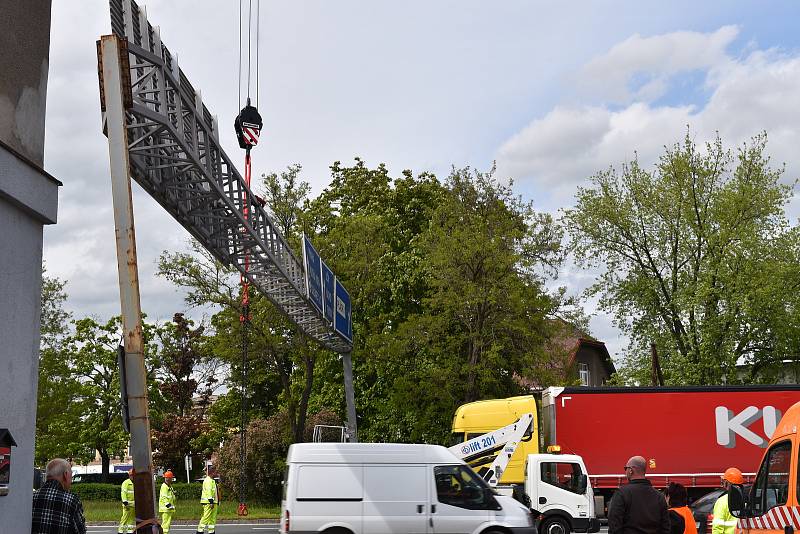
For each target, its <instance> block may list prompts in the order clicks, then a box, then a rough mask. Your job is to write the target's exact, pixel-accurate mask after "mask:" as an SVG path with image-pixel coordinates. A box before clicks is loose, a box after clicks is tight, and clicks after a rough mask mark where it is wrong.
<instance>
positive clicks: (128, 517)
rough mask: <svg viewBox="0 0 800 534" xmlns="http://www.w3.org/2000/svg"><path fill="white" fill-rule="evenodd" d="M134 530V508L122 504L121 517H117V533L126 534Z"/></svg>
mask: <svg viewBox="0 0 800 534" xmlns="http://www.w3.org/2000/svg"><path fill="white" fill-rule="evenodd" d="M135 530H136V509H135V508H134V507H133V506H125V505H124V504H123V505H122V517H120V518H119V527H118V528H117V532H118V533H119V534H127V533H129V532H134V531H135Z"/></svg>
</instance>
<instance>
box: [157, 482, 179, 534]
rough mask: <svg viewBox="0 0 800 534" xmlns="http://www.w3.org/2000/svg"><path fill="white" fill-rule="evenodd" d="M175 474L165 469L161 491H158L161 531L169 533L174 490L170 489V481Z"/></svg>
mask: <svg viewBox="0 0 800 534" xmlns="http://www.w3.org/2000/svg"><path fill="white" fill-rule="evenodd" d="M174 480H175V475H173V474H172V471H169V470H167V472H166V473H164V483H163V484H161V491H159V493H158V511H159V513H160V514H161V531H162V532H163V533H164V534H169V527H170V525H171V524H172V516H173V515H175V490H174V489H172V482H173V481H174Z"/></svg>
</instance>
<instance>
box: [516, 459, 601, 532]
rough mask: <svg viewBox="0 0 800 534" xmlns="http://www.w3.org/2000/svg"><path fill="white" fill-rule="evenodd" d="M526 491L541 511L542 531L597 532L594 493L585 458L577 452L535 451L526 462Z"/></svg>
mask: <svg viewBox="0 0 800 534" xmlns="http://www.w3.org/2000/svg"><path fill="white" fill-rule="evenodd" d="M525 493H526V494H527V495H528V497H530V499H531V507H533V508H534V509H536V510H537V511H538V512H540V513H541V518H540V519H539V524H540V528H539V532H540V533H541V534H568V533H569V532H597V531H599V530H600V523H599V521H598V520H597V519H596V517H595V512H594V494H593V493H592V486H591V484H590V483H589V476H588V474H587V471H586V466H585V465H584V463H583V458H581V457H580V456H578V455H575V454H531V455H528V458H527V462H526V465H525Z"/></svg>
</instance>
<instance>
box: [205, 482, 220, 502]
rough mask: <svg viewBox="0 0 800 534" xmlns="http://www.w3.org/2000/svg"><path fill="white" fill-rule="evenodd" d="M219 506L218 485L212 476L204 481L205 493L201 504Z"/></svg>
mask: <svg viewBox="0 0 800 534" xmlns="http://www.w3.org/2000/svg"><path fill="white" fill-rule="evenodd" d="M212 499H213V502H214V503H215V504H219V495H218V494H217V483H216V482H215V481H214V479H213V478H211V477H210V476H206V478H204V479H203V493H202V494H201V495H200V502H201V503H202V504H208V503H210V502H212Z"/></svg>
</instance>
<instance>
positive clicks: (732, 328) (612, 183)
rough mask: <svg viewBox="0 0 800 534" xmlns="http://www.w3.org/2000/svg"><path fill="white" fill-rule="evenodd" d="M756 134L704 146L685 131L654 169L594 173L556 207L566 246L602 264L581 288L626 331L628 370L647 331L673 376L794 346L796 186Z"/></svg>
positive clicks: (703, 373)
mask: <svg viewBox="0 0 800 534" xmlns="http://www.w3.org/2000/svg"><path fill="white" fill-rule="evenodd" d="M766 142H767V139H766V135H765V134H762V135H759V136H757V137H755V138H753V139H752V140H751V141H750V143H748V144H745V145H744V146H742V147H740V148H739V149H738V150H737V151H735V152H734V151H731V150H728V149H725V148H724V146H723V143H722V141H721V140H720V139H719V138H717V139H716V140H715V141H714V142H711V143H708V144H706V146H705V147H704V149H703V148H701V147H698V146H697V145H696V143H695V142H694V141H693V140H692V138H691V136H690V135H689V133H687V135H686V137H685V139H684V140H683V142H681V143H676V144H675V145H673V146H672V147H669V148H667V149H666V151H665V153H664V155H663V156H662V157H661V158H660V160H659V162H658V164H657V165H656V166H655V168H654V169H653V170H652V171H648V170H646V169H644V168H642V167H641V166H640V165H639V163H638V162H637V161H633V162H632V163H630V164H626V165H624V166H623V167H622V169H621V171H620V172H617V171H615V170H614V169H613V168H612V169H609V170H608V171H605V172H601V173H598V174H597V175H595V176H594V177H593V178H592V183H591V186H590V187H586V188H581V189H580V190H579V192H578V194H577V203H576V206H575V208H574V209H570V210H567V211H566V213H565V221H566V225H567V227H568V228H569V230H570V233H571V238H572V244H573V246H574V249H575V252H576V256H577V257H578V259H579V260H580V261H581V262H582V264H583V265H584V266H587V267H590V268H599V269H601V270H602V274H601V275H600V277H599V278H598V281H597V282H596V283H595V284H594V285H593V286H592V287H591V289H590V291H589V292H590V294H593V295H599V296H600V298H601V300H600V303H601V306H602V308H603V309H605V310H606V311H608V312H610V313H612V314H613V315H614V316H615V318H616V324H617V325H618V326H619V327H620V328H622V329H623V330H624V331H625V332H626V333H628V334H629V335H630V338H631V347H630V350H629V354H628V359H627V362H626V372H627V375H626V376H627V379H628V380H630V381H633V382H640V383H642V382H646V378H645V377H646V376H647V375H648V374H649V365H650V360H649V350H648V348H647V347H648V345H649V343H650V342H651V341H654V342H655V343H656V344H657V347H658V350H659V353H660V355H661V358H662V365H663V367H664V373H665V377H666V380H667V383H673V384H683V383H688V384H715V383H721V382H723V381H726V382H728V383H731V382H736V381H739V380H741V377H740V375H739V374H738V373H737V369H736V366H737V363H745V362H747V363H750V364H752V366H751V369H752V370H753V373H754V374H755V375H757V374H758V372H759V369H763V368H765V367H768V364H769V363H771V362H780V361H781V360H782V359H784V358H786V357H789V356H793V355H795V354H797V353H798V352H797V349H798V340H799V339H800V338H799V337H798V331H797V324H798V323H797V320H796V319H797V313H798V308H797V299H796V297H795V296H794V294H795V293H796V288H797V287H798V283H800V270H798V267H797V266H798V259H800V256H799V254H798V253H799V252H800V248H799V247H798V245H799V244H800V242H799V241H798V228H797V227H796V226H791V225H789V223H788V221H787V218H786V215H785V207H786V205H787V203H788V202H789V200H790V199H791V197H792V194H793V190H794V188H793V186H792V185H787V184H785V183H782V182H781V175H782V172H783V171H782V169H775V168H773V167H771V166H770V162H769V159H768V157H767V156H766V155H765V150H766ZM752 379H757V376H750V377H746V378H745V380H752Z"/></svg>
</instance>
